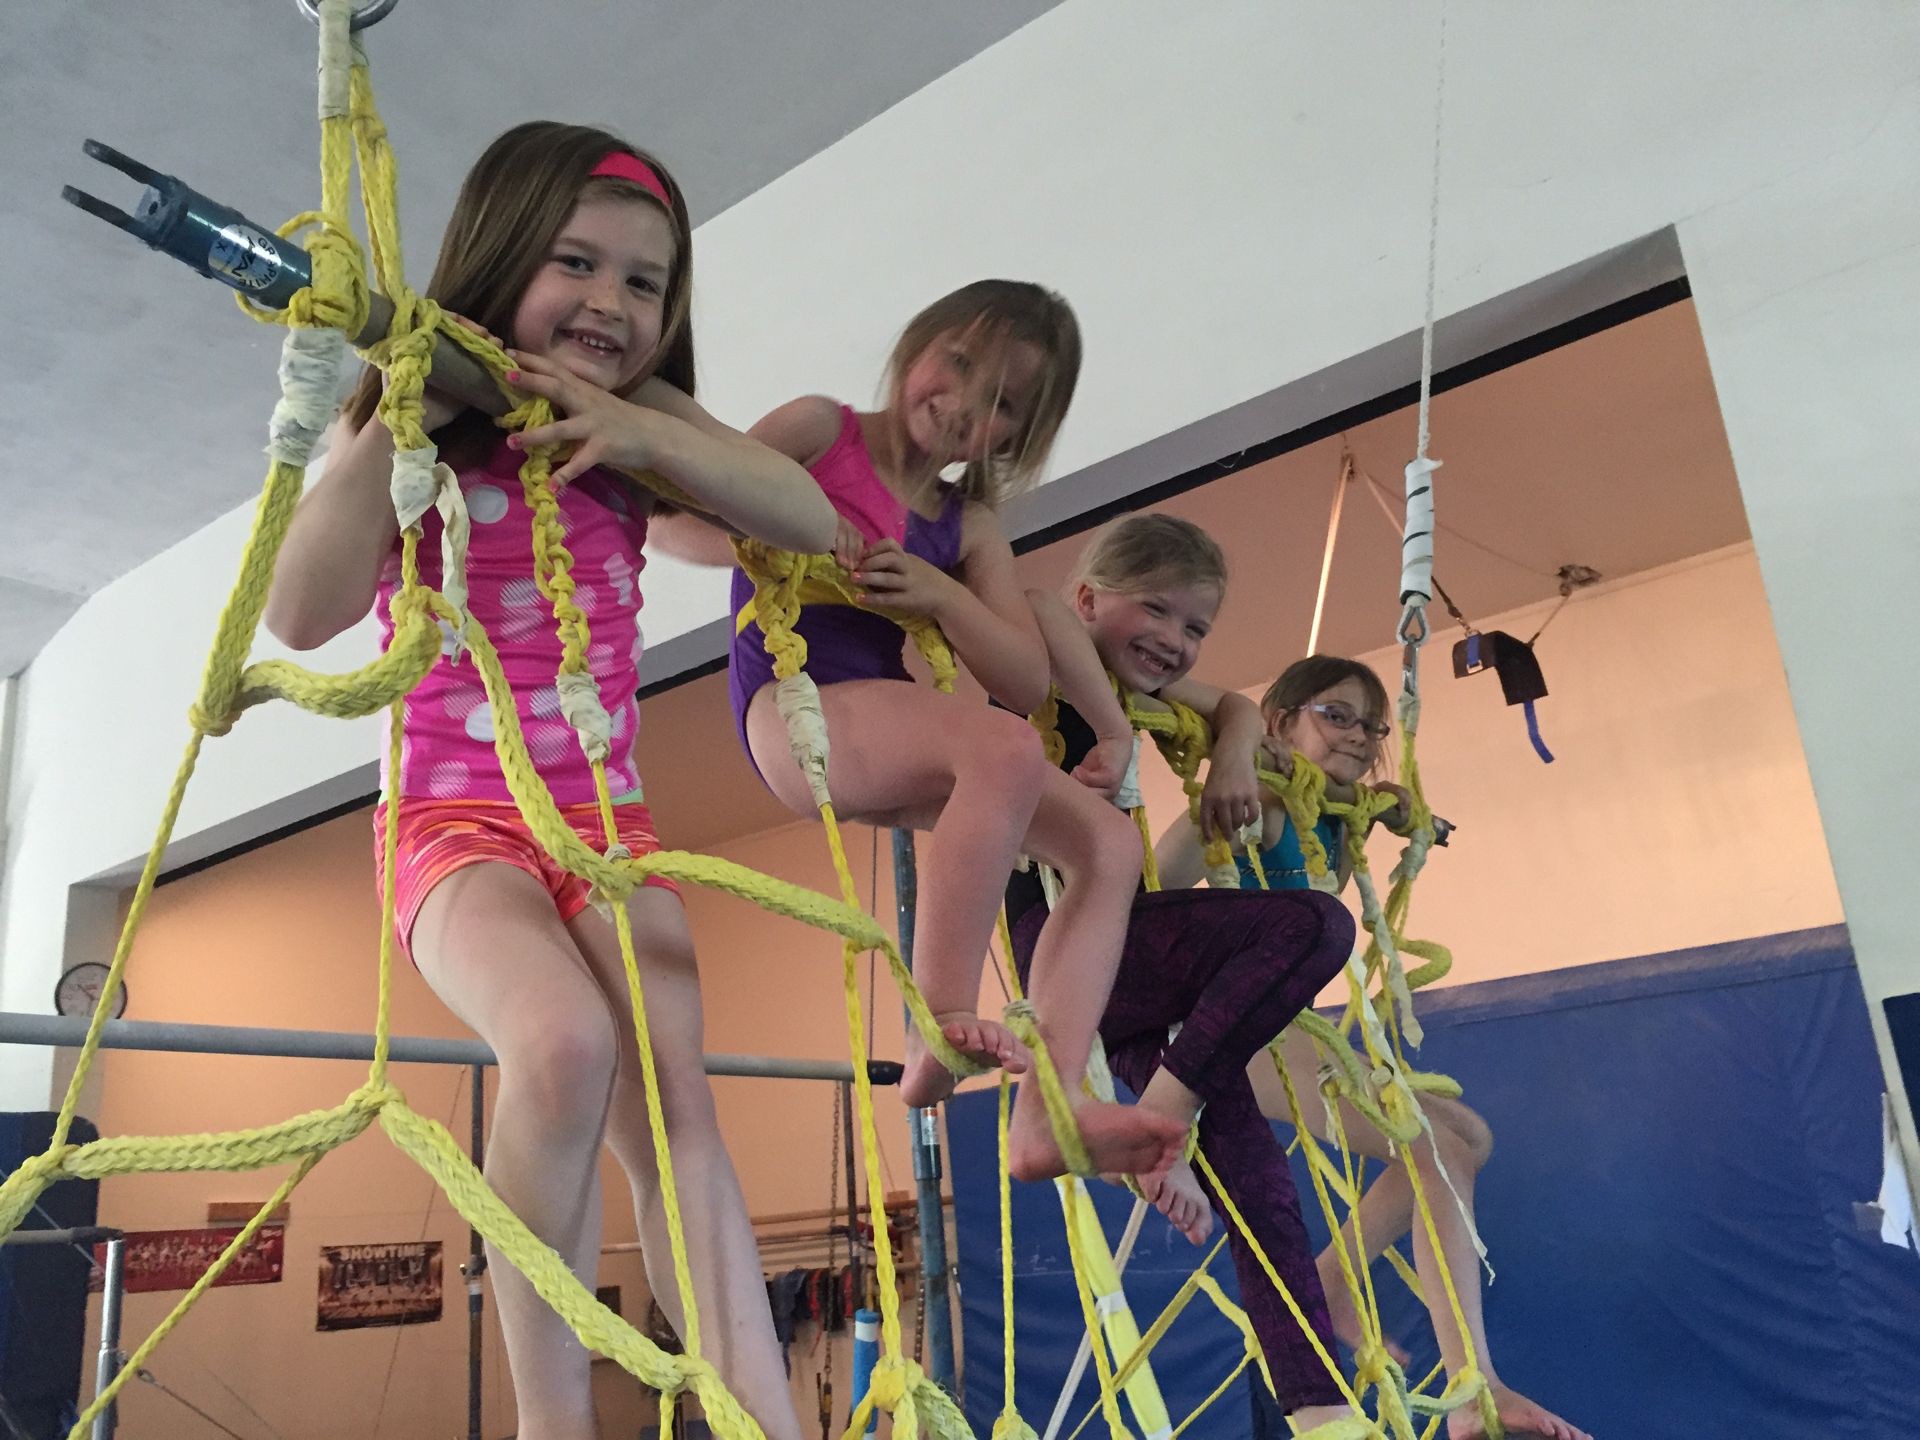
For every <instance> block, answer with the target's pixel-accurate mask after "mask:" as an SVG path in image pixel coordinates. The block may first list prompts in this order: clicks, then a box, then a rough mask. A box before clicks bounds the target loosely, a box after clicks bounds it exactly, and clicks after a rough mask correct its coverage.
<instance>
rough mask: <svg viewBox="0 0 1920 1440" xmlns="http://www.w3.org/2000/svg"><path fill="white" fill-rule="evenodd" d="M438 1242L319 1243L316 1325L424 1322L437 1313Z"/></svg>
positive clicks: (336, 1326) (327, 1327) (358, 1327)
mask: <svg viewBox="0 0 1920 1440" xmlns="http://www.w3.org/2000/svg"><path fill="white" fill-rule="evenodd" d="M440 1308H441V1294H440V1242H439V1241H438V1240H409V1241H402V1242H400V1243H398V1244H392V1245H323V1246H321V1247H320V1305H319V1314H318V1318H317V1322H316V1324H315V1326H314V1328H315V1329H317V1330H362V1329H365V1328H367V1327H368V1326H372V1325H424V1324H426V1323H428V1322H429V1321H433V1320H438V1319H439V1318H440Z"/></svg>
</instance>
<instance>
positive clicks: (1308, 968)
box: [1103, 890, 1354, 1244]
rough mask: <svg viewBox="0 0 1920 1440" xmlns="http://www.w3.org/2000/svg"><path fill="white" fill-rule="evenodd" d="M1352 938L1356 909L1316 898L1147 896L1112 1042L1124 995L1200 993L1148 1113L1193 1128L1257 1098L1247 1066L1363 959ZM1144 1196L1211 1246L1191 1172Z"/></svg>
mask: <svg viewBox="0 0 1920 1440" xmlns="http://www.w3.org/2000/svg"><path fill="white" fill-rule="evenodd" d="M1353 935H1354V925H1353V916H1352V915H1351V914H1350V913H1349V912H1348V910H1347V908H1346V907H1345V906H1344V905H1342V904H1341V903H1340V902H1339V901H1338V900H1336V899H1334V898H1333V897H1332V896H1330V895H1323V894H1321V893H1319V892H1318V891H1314V890H1281V891H1226V892H1217V891H1211V890H1206V891H1202V890H1182V891H1175V892H1171V893H1164V892H1163V893H1162V894H1160V895H1151V896H1142V897H1141V898H1140V899H1139V900H1137V901H1136V902H1135V904H1134V919H1133V924H1132V926H1131V927H1130V928H1129V930H1128V932H1127V953H1126V955H1125V957H1124V958H1123V959H1122V961H1121V970H1120V978H1119V980H1118V981H1117V982H1116V983H1115V986H1114V995H1115V1003H1113V1004H1110V1005H1109V1006H1108V1020H1107V1022H1106V1024H1105V1025H1103V1032H1105V1031H1107V1030H1109V1029H1110V1028H1111V1027H1112V1024H1113V1022H1114V1020H1115V1019H1116V1018H1117V1017H1118V1016H1119V1015H1122V1014H1124V1012H1125V1008H1126V1007H1125V1006H1124V1005H1123V1004H1121V1003H1120V997H1122V996H1123V995H1130V994H1132V993H1133V992H1135V991H1137V990H1140V989H1143V988H1149V987H1152V986H1154V985H1156V984H1160V985H1165V984H1167V983H1168V981H1169V980H1170V979H1171V978H1172V977H1173V976H1181V977H1183V981H1184V983H1182V984H1180V985H1179V986H1178V987H1177V988H1178V989H1179V990H1181V991H1194V990H1196V988H1197V993H1194V994H1193V995H1192V998H1191V1000H1190V1002H1189V1005H1188V1008H1187V1009H1186V1011H1185V1013H1184V1014H1183V1015H1182V1016H1181V1017H1180V1019H1181V1028H1180V1033H1179V1035H1178V1036H1177V1037H1175V1038H1174V1039H1173V1040H1171V1041H1169V1042H1168V1043H1167V1044H1166V1046H1165V1051H1164V1054H1163V1055H1162V1057H1161V1062H1160V1064H1159V1066H1158V1067H1157V1068H1155V1069H1154V1070H1153V1072H1152V1078H1151V1079H1150V1080H1148V1081H1147V1083H1146V1086H1145V1088H1144V1089H1142V1090H1141V1091H1140V1103H1141V1104H1142V1105H1144V1106H1146V1107H1147V1108H1148V1109H1151V1110H1154V1111H1156V1112H1158V1113H1159V1114H1162V1115H1166V1116H1168V1117H1169V1118H1170V1119H1172V1120H1174V1121H1176V1122H1177V1123H1178V1124H1180V1125H1181V1126H1182V1127H1186V1126H1190V1125H1191V1124H1192V1123H1193V1119H1194V1116H1195V1115H1196V1114H1198V1113H1200V1107H1201V1106H1203V1105H1206V1104H1209V1103H1211V1101H1212V1100H1213V1098H1214V1097H1215V1096H1216V1095H1219V1094H1223V1093H1228V1092H1232V1093H1234V1094H1236V1095H1237V1094H1239V1093H1240V1092H1242V1091H1244V1090H1246V1088H1247V1060H1248V1059H1249V1058H1250V1057H1252V1056H1255V1055H1258V1054H1260V1053H1261V1052H1262V1051H1263V1050H1264V1049H1265V1047H1266V1046H1267V1044H1268V1042H1270V1041H1271V1040H1272V1039H1273V1038H1274V1037H1275V1036H1277V1035H1279V1034H1280V1032H1281V1031H1283V1030H1285V1029H1286V1027H1287V1026H1288V1025H1289V1024H1291V1023H1292V1021H1293V1017H1294V1016H1296V1015H1298V1014H1299V1013H1300V1012H1301V1010H1303V1009H1305V1008H1306V1007H1307V1006H1308V1005H1309V1004H1311V1003H1312V1001H1313V997H1314V996H1315V995H1317V994H1319V993H1320V991H1321V990H1322V989H1323V988H1324V987H1325V986H1326V984H1327V982H1328V981H1329V980H1331V979H1332V978H1333V977H1334V976H1335V975H1337V974H1339V972H1340V968H1341V967H1342V966H1343V965H1345V964H1346V961H1347V957H1348V956H1349V955H1350V954H1352V953H1353ZM1196 981H1197V987H1196V985H1195V982H1196ZM1143 1189H1144V1191H1145V1193H1146V1196H1147V1198H1148V1199H1149V1200H1151V1201H1152V1202H1153V1203H1154V1204H1155V1205H1156V1206H1157V1207H1158V1208H1159V1209H1160V1211H1161V1213H1162V1214H1164V1215H1166V1216H1167V1217H1168V1218H1169V1219H1170V1220H1172V1221H1173V1223H1174V1224H1175V1225H1176V1226H1178V1227H1179V1228H1180V1229H1181V1230H1182V1231H1183V1232H1184V1233H1185V1234H1186V1235H1187V1238H1188V1239H1190V1240H1192V1241H1193V1242H1194V1243H1195V1244H1200V1243H1202V1242H1203V1241H1205V1239H1206V1237H1207V1233H1208V1228H1209V1227H1208V1226H1207V1224H1206V1223H1205V1222H1206V1213H1205V1211H1204V1209H1202V1208H1200V1207H1199V1206H1198V1205H1197V1204H1196V1202H1198V1201H1199V1200H1200V1199H1201V1191H1200V1186H1199V1183H1198V1181H1197V1180H1196V1179H1195V1177H1194V1175H1193V1172H1192V1170H1191V1169H1190V1168H1189V1167H1188V1166H1187V1165H1186V1163H1185V1162H1184V1161H1182V1162H1180V1163H1178V1164H1176V1165H1175V1166H1174V1167H1173V1168H1172V1169H1171V1170H1169V1171H1168V1172H1167V1175H1166V1177H1165V1180H1164V1181H1163V1182H1152V1181H1149V1182H1148V1183H1147V1184H1146V1185H1144V1186H1143Z"/></svg>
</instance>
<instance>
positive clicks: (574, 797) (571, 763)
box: [375, 444, 647, 805]
mask: <svg viewBox="0 0 1920 1440" xmlns="http://www.w3.org/2000/svg"><path fill="white" fill-rule="evenodd" d="M521 458H522V457H521V456H519V455H518V454H516V453H515V452H514V451H511V450H509V449H507V448H506V446H505V445H504V444H502V445H501V446H500V447H499V448H498V449H497V450H495V451H494V453H493V454H492V455H491V456H490V457H489V459H488V460H487V462H486V463H485V464H484V465H481V466H478V467H475V468H473V469H471V470H468V471H464V472H462V473H461V475H460V489H461V493H462V494H463V495H464V496H465V497H466V502H467V513H468V515H469V516H470V517H471V519H472V522H473V528H472V538H471V540H470V542H469V545H468V550H467V585H468V592H469V601H468V605H469V609H470V610H471V612H472V614H473V615H474V617H475V618H476V619H478V620H479V621H480V623H481V624H483V625H484V626H486V629H487V634H488V636H489V637H490V638H491V639H492V641H493V644H494V647H495V648H496V649H497V650H498V651H499V652H500V663H501V665H502V666H503V667H504V669H505V670H506V674H507V680H508V682H509V684H511V686H512V687H513V699H514V706H515V708H516V709H517V710H518V711H519V713H520V728H521V730H522V732H523V733H524V734H525V736H526V739H527V748H528V750H529V752H530V753H531V754H532V756H533V761H534V764H535V766H536V767H537V768H538V769H539V771H540V775H541V778H543V779H544V780H545V781H546V782H547V786H548V788H549V789H550V790H552V791H553V798H554V800H555V801H556V802H557V803H559V804H561V805H572V804H581V803H586V802H590V801H592V800H593V798H594V793H593V772H592V771H591V770H590V769H589V768H588V766H587V761H586V757H585V756H583V755H582V754H581V753H580V742H579V738H578V737H577V736H576V735H575V733H574V730H573V727H572V726H570V725H569V724H567V721H566V717H565V716H564V715H562V714H561V712H560V696H559V693H558V691H557V690H556V689H555V687H554V675H555V673H556V672H557V671H558V669H559V666H560V638H559V634H558V632H557V629H556V626H555V622H554V618H553V606H552V605H551V604H550V603H549V602H548V601H547V600H546V599H545V598H543V597H542V596H541V594H540V591H539V588H538V587H537V586H536V585H535V584H534V579H533V511H532V510H531V509H530V508H528V506H527V503H526V501H525V499H524V498H522V495H521V490H520V475H519V467H520V460H521ZM558 499H559V503H560V524H561V528H562V530H563V531H564V533H565V537H566V546H567V550H568V552H569V553H570V554H571V555H572V556H573V578H574V581H575V584H576V587H577V588H576V589H575V591H574V597H573V598H574V603H575V604H576V605H578V606H579V607H580V610H581V611H582V613H584V614H585V615H586V617H587V625H588V631H589V635H590V641H591V643H590V648H589V650H588V653H587V664H588V668H589V669H590V670H591V671H592V673H593V676H594V678H595V680H597V681H598V682H599V686H600V703H601V704H603V705H604V706H606V709H607V713H608V715H610V716H611V717H612V719H613V749H612V753H611V754H610V755H609V756H608V757H607V785H608V787H609V789H610V791H611V793H612V794H613V796H614V797H615V798H616V799H618V798H620V797H622V796H626V795H631V794H632V793H633V792H635V791H636V790H638V789H639V788H640V780H639V775H638V773H637V771H636V769H635V766H634V763H633V740H634V731H635V728H636V727H637V725H638V723H639V706H638V703H637V702H636V700H635V692H636V691H637V690H638V688H639V671H640V651H641V634H640V625H639V617H640V570H641V567H642V566H643V565H644V564H645V563H646V560H645V557H644V556H643V555H642V554H641V553H640V552H641V546H642V545H644V544H645V543H646V538H647V521H646V516H645V515H644V513H642V511H641V507H640V506H639V505H638V504H637V503H636V502H635V500H634V499H633V497H632V495H631V492H629V491H628V490H627V489H626V488H625V486H624V485H623V484H622V482H620V481H619V480H617V479H615V478H614V477H613V476H612V475H610V474H609V473H607V472H606V471H604V470H598V469H596V470H590V471H588V472H587V473H586V474H585V475H583V476H581V477H580V478H579V479H577V480H575V481H574V482H573V483H572V484H570V485H566V486H563V487H562V488H561V489H560V491H559V494H558ZM421 524H422V527H423V528H422V533H421V541H420V572H421V576H422V578H423V579H424V580H425V581H426V582H427V583H428V584H429V585H432V586H435V587H436V588H438V586H439V584H440V534H441V522H440V516H439V513H438V512H437V511H433V510H429V511H428V512H427V514H426V516H425V518H424V519H423V520H422V522H421ZM399 584H400V549H399V544H398V542H397V541H396V542H395V545H394V550H393V553H392V554H391V555H390V556H389V557H388V559H387V564H386V567H385V569H384V570H383V571H382V573H381V577H380V589H379V599H378V601H377V603H376V605H375V611H376V613H377V614H378V616H379V620H380V643H381V647H382V648H383V649H384V648H385V647H386V646H387V644H388V643H390V642H391V640H392V638H393V620H392V617H391V615H390V614H389V607H390V605H391V603H392V600H393V595H394V592H395V591H396V590H397V589H398V588H399ZM443 628H444V627H443ZM452 648H453V646H452V638H451V636H450V635H449V637H448V639H447V641H446V642H445V644H444V645H443V647H442V651H441V658H440V659H439V660H438V661H437V662H436V663H435V664H434V666H433V668H432V669H431V670H429V671H428V672H427V676H426V679H425V680H423V681H422V682H421V683H420V685H419V687H418V688H417V689H416V690H414V692H413V693H412V694H411V695H409V696H408V697H407V699H406V715H405V739H404V743H403V745H402V748H401V754H400V784H399V791H400V793H401V794H402V795H405V796H412V797H417V798H425V799H436V800H453V799H459V800H499V801H510V800H511V799H512V796H511V795H509V794H508V792H507V785H506V781H505V780H504V779H503V778H502V777H501V774H500V758H499V756H498V755H497V754H496V753H495V751H494V748H493V740H494V727H493V715H492V712H491V711H490V710H489V709H488V707H487V697H486V690H485V688H484V687H483V686H482V684H481V682H480V674H479V671H478V670H476V669H475V668H474V664H473V659H472V657H471V656H469V655H466V654H464V653H463V654H462V655H460V656H459V658H458V659H457V660H455V659H450V658H449V656H450V652H451V651H452ZM381 770H382V775H381V780H382V782H383V784H384V782H385V780H386V775H385V773H384V772H385V770H386V758H385V754H384V747H383V754H382V757H381Z"/></svg>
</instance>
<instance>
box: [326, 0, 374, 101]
mask: <svg viewBox="0 0 1920 1440" xmlns="http://www.w3.org/2000/svg"><path fill="white" fill-rule="evenodd" d="M352 19H353V6H352V5H351V4H350V3H349V0H320V16H319V24H320V90H319V94H320V118H321V119H322V120H338V119H340V118H342V117H344V116H345V115H346V114H347V113H348V112H349V109H350V104H351V102H350V101H349V98H348V95H349V86H348V77H349V75H350V74H351V72H352V68H353V57H354V53H355V51H356V50H358V49H359V46H358V43H357V42H356V41H355V40H354V38H353V29H352V25H351V21H352ZM362 58H363V59H364V56H363V57H362Z"/></svg>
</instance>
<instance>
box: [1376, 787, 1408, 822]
mask: <svg viewBox="0 0 1920 1440" xmlns="http://www.w3.org/2000/svg"><path fill="white" fill-rule="evenodd" d="M1373 788H1374V789H1376V790H1379V791H1382V792H1384V793H1385V794H1388V795H1391V796H1393V798H1394V802H1395V803H1394V807H1393V809H1391V810H1388V811H1385V812H1384V813H1383V814H1382V815H1381V816H1380V818H1379V820H1378V821H1377V822H1375V823H1377V824H1380V825H1384V826H1386V827H1387V829H1389V830H1392V831H1394V832H1395V833H1396V834H1398V833H1400V832H1402V831H1404V830H1405V829H1406V828H1407V826H1408V825H1409V824H1410V823H1411V822H1412V820H1413V792H1412V791H1410V790H1408V789H1407V787H1406V786H1404V785H1392V784H1382V785H1376V786H1374V787H1373Z"/></svg>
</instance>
